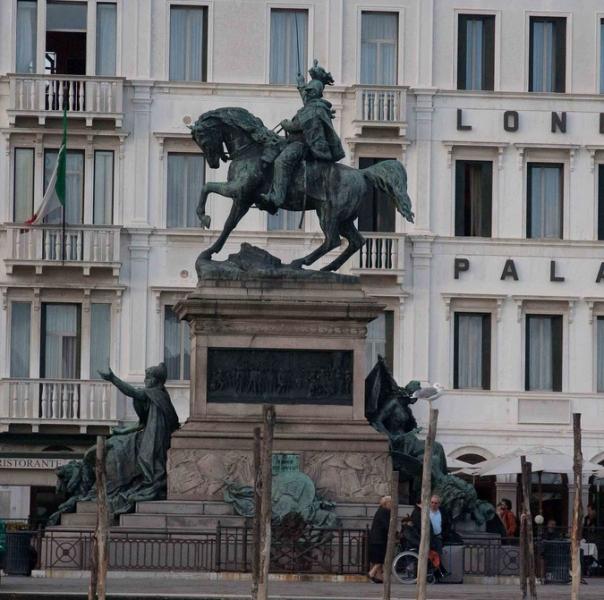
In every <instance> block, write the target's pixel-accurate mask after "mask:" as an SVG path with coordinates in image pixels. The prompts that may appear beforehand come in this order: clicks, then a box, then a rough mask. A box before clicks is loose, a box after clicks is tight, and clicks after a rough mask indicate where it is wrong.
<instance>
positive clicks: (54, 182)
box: [25, 109, 67, 225]
mask: <svg viewBox="0 0 604 600" xmlns="http://www.w3.org/2000/svg"><path fill="white" fill-rule="evenodd" d="M66 166H67V109H65V110H64V111H63V138H62V140H61V147H60V148H59V154H58V156H57V162H56V164H55V168H54V170H53V172H52V175H51V177H50V181H49V182H48V187H47V188H46V193H45V194H44V198H42V202H41V203H40V206H38V208H37V210H36V211H35V212H34V214H33V215H32V216H31V218H29V219H27V221H25V222H26V223H27V225H40V224H41V223H42V222H43V221H44V217H45V216H46V215H47V214H48V213H50V212H51V211H53V210H55V209H57V208H58V206H57V200H58V202H59V205H60V206H62V207H63V211H65V173H66ZM63 214H64V213H63Z"/></svg>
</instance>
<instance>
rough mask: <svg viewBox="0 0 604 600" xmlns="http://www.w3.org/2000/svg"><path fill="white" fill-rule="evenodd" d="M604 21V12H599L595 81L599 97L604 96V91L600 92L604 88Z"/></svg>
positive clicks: (597, 17) (597, 16)
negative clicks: (603, 37) (603, 35)
mask: <svg viewBox="0 0 604 600" xmlns="http://www.w3.org/2000/svg"><path fill="white" fill-rule="evenodd" d="M603 20H604V12H597V13H596V44H595V46H596V60H595V63H596V72H595V81H594V87H595V90H594V91H595V93H596V94H598V95H602V94H604V91H600V88H601V87H602V86H604V78H603V77H602V76H603V75H604V73H603V69H604V64H602V36H601V35H600V30H601V28H602V27H604V24H601V23H602V21H603Z"/></svg>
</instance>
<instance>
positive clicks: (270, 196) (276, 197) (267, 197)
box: [260, 161, 289, 215]
mask: <svg viewBox="0 0 604 600" xmlns="http://www.w3.org/2000/svg"><path fill="white" fill-rule="evenodd" d="M288 183H289V169H287V167H286V166H285V165H282V164H280V163H279V161H275V169H274V173H273V184H272V186H271V189H270V190H269V192H268V193H266V194H260V197H261V198H262V200H264V201H265V202H266V203H267V204H268V205H269V206H268V212H270V213H271V214H272V215H274V214H275V213H276V212H277V211H278V210H279V209H280V208H281V207H282V206H283V203H284V202H285V193H286V191H287V184H288Z"/></svg>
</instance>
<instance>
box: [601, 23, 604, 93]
mask: <svg viewBox="0 0 604 600" xmlns="http://www.w3.org/2000/svg"><path fill="white" fill-rule="evenodd" d="M600 94H604V19H600Z"/></svg>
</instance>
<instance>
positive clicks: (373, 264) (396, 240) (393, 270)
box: [352, 231, 405, 277]
mask: <svg viewBox="0 0 604 600" xmlns="http://www.w3.org/2000/svg"><path fill="white" fill-rule="evenodd" d="M361 233H362V235H363V237H364V238H365V245H364V246H363V247H362V248H361V249H360V250H359V252H358V253H357V254H356V256H355V257H354V258H353V260H354V261H356V265H355V266H353V267H352V272H353V273H354V274H355V275H372V274H374V275H395V276H397V277H400V276H402V275H403V274H404V271H405V254H404V253H405V238H404V234H402V233H379V232H365V231H363V232H361Z"/></svg>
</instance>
